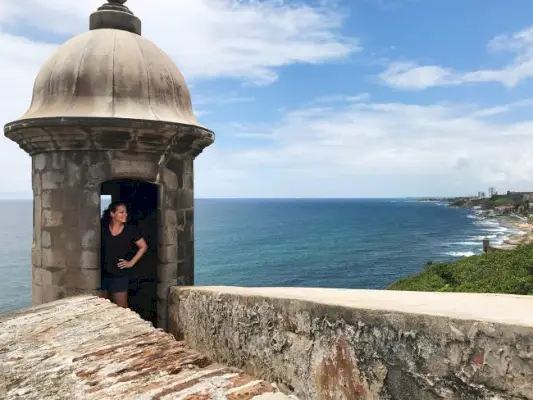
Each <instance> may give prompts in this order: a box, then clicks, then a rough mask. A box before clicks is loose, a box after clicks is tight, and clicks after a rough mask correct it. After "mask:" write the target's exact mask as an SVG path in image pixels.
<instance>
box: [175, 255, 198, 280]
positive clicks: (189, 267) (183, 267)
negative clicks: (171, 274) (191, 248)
mask: <svg viewBox="0 0 533 400" xmlns="http://www.w3.org/2000/svg"><path fill="white" fill-rule="evenodd" d="M178 285H179V286H192V285H194V262H193V260H191V259H185V260H182V261H180V262H178Z"/></svg>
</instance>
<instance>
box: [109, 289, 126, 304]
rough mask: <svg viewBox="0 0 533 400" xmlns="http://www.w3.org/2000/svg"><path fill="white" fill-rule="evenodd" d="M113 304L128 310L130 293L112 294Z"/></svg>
mask: <svg viewBox="0 0 533 400" xmlns="http://www.w3.org/2000/svg"><path fill="white" fill-rule="evenodd" d="M111 298H112V301H113V303H115V304H116V305H117V306H119V307H122V308H128V292H116V293H111Z"/></svg>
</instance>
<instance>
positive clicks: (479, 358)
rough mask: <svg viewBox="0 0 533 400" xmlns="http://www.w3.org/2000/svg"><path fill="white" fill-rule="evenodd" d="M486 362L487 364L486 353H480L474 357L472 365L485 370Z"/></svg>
mask: <svg viewBox="0 0 533 400" xmlns="http://www.w3.org/2000/svg"><path fill="white" fill-rule="evenodd" d="M484 362H485V353H484V352H483V351H478V352H476V353H475V354H474V355H473V356H472V363H473V364H474V365H475V366H476V367H478V368H483V363H484Z"/></svg>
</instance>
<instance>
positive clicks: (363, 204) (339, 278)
mask: <svg viewBox="0 0 533 400" xmlns="http://www.w3.org/2000/svg"><path fill="white" fill-rule="evenodd" d="M195 206H196V214H195V218H196V221H195V240H196V284H197V285H242V286H314V287H317V286H321V287H338V288H372V289H379V288H384V287H385V286H387V285H388V284H390V283H392V282H394V281H395V280H397V279H399V278H401V277H404V276H406V275H410V274H413V273H416V272H418V271H420V270H421V269H422V267H423V265H424V263H425V262H426V261H427V260H434V261H438V260H451V259H456V258H458V257H462V256H469V255H473V254H475V253H480V252H481V240H482V238H483V236H485V235H488V236H489V237H490V238H491V241H498V240H501V239H502V238H503V237H504V236H505V235H508V234H509V231H508V230H507V229H506V228H504V227H501V226H499V225H498V224H497V223H496V222H494V221H484V220H479V219H477V218H476V216H475V215H473V214H472V212H471V211H469V210H462V209H452V208H448V207H445V206H443V205H437V204H432V203H417V202H414V201H405V200H197V201H196V205H195ZM0 220H1V221H2V224H1V227H0V230H1V231H2V235H1V237H2V238H3V242H2V246H1V247H0V277H1V281H0V312H5V311H8V310H13V309H18V308H22V307H25V306H28V305H29V304H30V302H31V296H30V293H31V267H30V247H31V240H32V224H33V215H32V203H31V201H1V202H0Z"/></svg>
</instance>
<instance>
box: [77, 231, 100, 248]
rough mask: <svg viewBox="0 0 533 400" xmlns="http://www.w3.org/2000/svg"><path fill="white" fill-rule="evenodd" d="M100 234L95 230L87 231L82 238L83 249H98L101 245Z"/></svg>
mask: <svg viewBox="0 0 533 400" xmlns="http://www.w3.org/2000/svg"><path fill="white" fill-rule="evenodd" d="M98 234H99V232H98V233H97V231H96V230H94V229H89V230H87V231H86V232H85V233H84V234H83V236H82V237H81V247H82V248H84V249H96V248H97V247H98V244H99V239H100V238H99V237H98Z"/></svg>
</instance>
